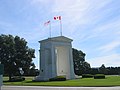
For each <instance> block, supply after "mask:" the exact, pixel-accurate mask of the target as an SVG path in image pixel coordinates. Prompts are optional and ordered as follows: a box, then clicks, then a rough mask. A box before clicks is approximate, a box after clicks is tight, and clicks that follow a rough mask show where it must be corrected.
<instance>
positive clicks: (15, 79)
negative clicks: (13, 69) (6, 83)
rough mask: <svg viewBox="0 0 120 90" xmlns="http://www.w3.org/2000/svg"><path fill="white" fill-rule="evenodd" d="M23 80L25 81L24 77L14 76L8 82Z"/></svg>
mask: <svg viewBox="0 0 120 90" xmlns="http://www.w3.org/2000/svg"><path fill="white" fill-rule="evenodd" d="M24 80H25V78H24V77H20V76H15V77H12V78H11V80H10V82H19V81H24Z"/></svg>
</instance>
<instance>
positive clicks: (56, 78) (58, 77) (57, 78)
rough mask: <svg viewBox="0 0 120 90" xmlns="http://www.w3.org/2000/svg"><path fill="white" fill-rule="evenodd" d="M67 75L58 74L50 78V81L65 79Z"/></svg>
mask: <svg viewBox="0 0 120 90" xmlns="http://www.w3.org/2000/svg"><path fill="white" fill-rule="evenodd" d="M65 80H66V77H65V76H56V77H54V78H50V79H49V81H65Z"/></svg>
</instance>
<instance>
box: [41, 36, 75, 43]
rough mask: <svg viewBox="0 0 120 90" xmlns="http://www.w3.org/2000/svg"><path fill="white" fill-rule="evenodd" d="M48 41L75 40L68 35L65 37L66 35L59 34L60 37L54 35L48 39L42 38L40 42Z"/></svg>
mask: <svg viewBox="0 0 120 90" xmlns="http://www.w3.org/2000/svg"><path fill="white" fill-rule="evenodd" d="M48 41H55V42H72V41H73V40H72V39H70V38H68V37H65V36H58V37H52V38H48V39H44V40H41V41H39V42H40V43H41V42H48Z"/></svg>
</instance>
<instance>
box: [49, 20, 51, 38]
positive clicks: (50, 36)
mask: <svg viewBox="0 0 120 90" xmlns="http://www.w3.org/2000/svg"><path fill="white" fill-rule="evenodd" d="M49 34H50V38H51V22H50V24H49Z"/></svg>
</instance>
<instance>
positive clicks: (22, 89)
mask: <svg viewBox="0 0 120 90" xmlns="http://www.w3.org/2000/svg"><path fill="white" fill-rule="evenodd" d="M1 90H120V87H46V86H2V89H1Z"/></svg>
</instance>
